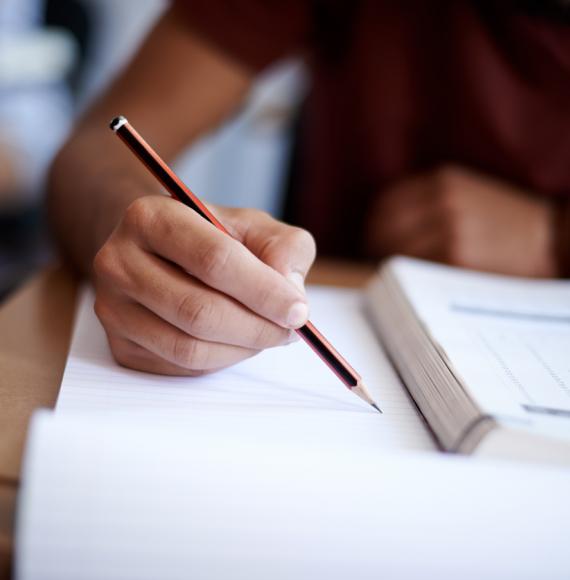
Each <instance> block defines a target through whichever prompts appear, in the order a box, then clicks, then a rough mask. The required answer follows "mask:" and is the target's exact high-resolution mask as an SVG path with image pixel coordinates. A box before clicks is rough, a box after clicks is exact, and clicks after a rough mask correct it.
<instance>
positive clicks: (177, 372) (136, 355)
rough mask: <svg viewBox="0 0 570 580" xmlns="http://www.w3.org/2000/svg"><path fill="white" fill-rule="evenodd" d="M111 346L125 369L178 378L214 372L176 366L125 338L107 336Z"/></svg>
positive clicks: (114, 354) (115, 356) (115, 357)
mask: <svg viewBox="0 0 570 580" xmlns="http://www.w3.org/2000/svg"><path fill="white" fill-rule="evenodd" d="M107 336H108V339H109V346H110V347H111V352H112V353H113V357H114V359H115V360H116V361H117V362H118V363H119V364H120V365H121V366H124V367H127V368H129V369H134V370H137V371H142V372H145V373H153V374H157V375H170V376H176V377H197V376H201V375H204V374H207V373H208V372H212V371H196V370H193V369H186V368H183V367H179V366H176V365H174V364H172V363H170V362H168V361H165V360H164V359H161V358H159V357H157V356H156V355H154V354H152V353H151V352H149V351H148V350H146V349H144V348H143V347H142V346H139V345H138V344H135V343H134V342H132V341H130V340H127V339H125V338H119V337H115V336H113V335H107Z"/></svg>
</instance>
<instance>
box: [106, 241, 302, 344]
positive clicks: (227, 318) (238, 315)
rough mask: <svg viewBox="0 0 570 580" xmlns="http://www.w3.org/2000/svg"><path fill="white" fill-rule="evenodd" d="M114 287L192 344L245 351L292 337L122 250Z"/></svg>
mask: <svg viewBox="0 0 570 580" xmlns="http://www.w3.org/2000/svg"><path fill="white" fill-rule="evenodd" d="M122 252H123V261H124V266H123V268H124V270H125V272H124V273H123V274H122V275H121V276H117V277H116V282H115V285H116V286H117V287H119V288H120V289H121V291H122V292H124V294H125V295H126V296H128V297H129V298H130V299H131V300H132V301H135V302H139V303H140V304H141V305H143V306H145V307H146V308H147V309H148V310H150V311H151V312H153V313H154V314H156V315H157V316H159V317H160V318H162V319H164V320H166V321H167V322H169V323H170V324H172V325H173V326H175V327H177V328H178V329H180V330H181V331H183V332H185V333H186V334H189V335H191V336H193V337H195V338H198V339H202V340H207V341H210V342H219V343H226V344H231V345H234V346H241V347H244V348H250V349H256V350H260V349H264V348H269V347H273V346H278V345H283V344H287V343H288V342H290V341H291V339H292V336H291V333H292V331H289V330H287V329H284V328H282V327H280V326H278V325H277V324H274V323H273V322H271V321H269V320H267V319H265V318H262V317H261V316H259V315H258V314H255V313H254V312H252V311H251V310H249V309H248V308H246V307H245V306H243V305H241V304H240V303H239V302H237V301H236V300H234V299H232V298H230V297H229V296H227V295H225V294H222V293H221V292H218V291H215V290H212V289H211V288H208V287H207V286H206V285H205V284H203V283H202V282H200V281H199V280H196V279H194V278H192V277H191V276H189V275H188V274H187V273H185V272H183V271H182V270H180V268H177V267H176V266H174V265H172V264H170V263H168V262H165V261H164V260H162V259H160V258H159V257H158V256H155V255H153V254H149V253H147V252H144V251H143V250H141V249H140V248H138V247H136V246H134V245H131V246H130V247H129V248H124V249H123V250H122Z"/></svg>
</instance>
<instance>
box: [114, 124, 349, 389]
mask: <svg viewBox="0 0 570 580" xmlns="http://www.w3.org/2000/svg"><path fill="white" fill-rule="evenodd" d="M110 126H111V129H112V130H113V131H114V132H115V133H116V134H117V135H118V136H119V137H120V138H121V140H122V141H123V142H124V143H125V144H126V145H127V146H128V147H129V149H130V150H131V151H132V152H133V153H134V154H135V155H136V156H137V157H138V158H139V159H140V160H141V161H142V163H143V164H144V165H145V167H146V168H147V169H148V170H149V171H150V172H151V173H152V174H153V175H154V176H155V177H156V178H157V179H158V181H159V182H160V183H161V184H162V185H163V186H164V188H165V189H166V190H167V191H168V192H169V193H170V194H171V195H172V196H173V197H174V198H176V199H177V200H178V201H180V202H181V203H183V204H184V205H186V206H188V207H189V208H191V209H193V210H194V211H195V212H196V213H198V214H199V215H200V216H202V217H203V218H204V219H205V220H207V221H209V222H210V223H211V224H213V225H214V226H216V227H217V228H218V229H219V230H221V231H222V232H224V233H226V234H228V235H231V234H230V233H229V232H228V230H227V229H226V228H225V227H224V226H223V225H222V223H221V222H220V221H219V220H218V219H217V218H216V217H215V216H214V215H213V214H212V213H211V212H210V211H209V210H208V208H207V207H206V206H205V205H204V204H203V203H202V202H201V201H200V199H198V197H197V196H196V195H195V194H194V193H193V192H192V191H191V190H190V188H188V186H187V185H186V184H184V182H183V181H182V180H181V179H180V178H179V177H178V176H177V175H176V174H175V173H174V172H173V171H172V170H171V169H170V168H169V167H168V165H167V164H166V163H165V162H164V161H163V160H162V159H161V158H160V156H159V155H158V154H157V153H156V152H155V151H154V150H153V149H152V148H151V147H150V145H148V143H147V142H146V141H145V139H143V137H142V136H141V135H140V134H139V133H138V132H137V131H136V130H135V129H134V128H133V127H132V125H131V124H130V123H129V122H128V121H127V120H126V119H125V118H124V117H116V118H115V119H113V120H112V121H111V125H110ZM296 332H297V334H299V336H300V337H301V338H302V339H303V340H304V341H305V342H306V343H307V344H308V345H309V346H310V347H311V349H312V350H313V351H314V352H315V353H316V354H317V355H318V356H319V357H320V358H321V359H322V360H323V362H324V363H325V364H326V365H327V366H328V367H329V368H330V369H331V370H332V371H333V372H334V373H335V375H336V376H337V377H338V378H339V379H340V380H341V381H342V382H343V383H344V384H345V385H346V386H347V387H348V388H349V389H352V388H354V387H355V386H356V385H357V384H358V381H359V379H360V376H359V375H358V373H356V371H355V370H354V369H353V368H352V367H351V366H350V365H349V364H348V363H347V362H346V360H345V359H344V358H343V357H342V356H341V355H340V353H338V351H337V350H336V349H335V348H334V347H333V346H332V345H331V344H330V343H329V341H328V340H327V339H326V338H325V337H324V336H323V335H322V334H321V333H320V332H319V331H318V330H317V328H316V327H315V326H314V324H312V323H311V322H310V321H307V323H306V324H305V325H303V326H302V327H301V328H298V329H296Z"/></svg>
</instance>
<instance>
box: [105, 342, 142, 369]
mask: <svg viewBox="0 0 570 580" xmlns="http://www.w3.org/2000/svg"><path fill="white" fill-rule="evenodd" d="M109 348H110V349H111V354H112V355H113V358H114V359H115V361H116V362H117V363H118V364H119V365H121V366H123V367H127V368H136V361H135V359H134V357H133V352H132V350H131V349H130V348H128V346H127V344H126V343H125V341H123V340H117V339H115V338H113V337H111V336H110V337H109Z"/></svg>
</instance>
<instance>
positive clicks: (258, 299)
mask: <svg viewBox="0 0 570 580" xmlns="http://www.w3.org/2000/svg"><path fill="white" fill-rule="evenodd" d="M274 300H275V287H273V285H272V284H264V285H262V286H260V287H258V288H257V292H256V295H255V304H256V310H257V311H258V312H267V311H268V310H269V306H270V305H271V303H272V302H273V301H274Z"/></svg>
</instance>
